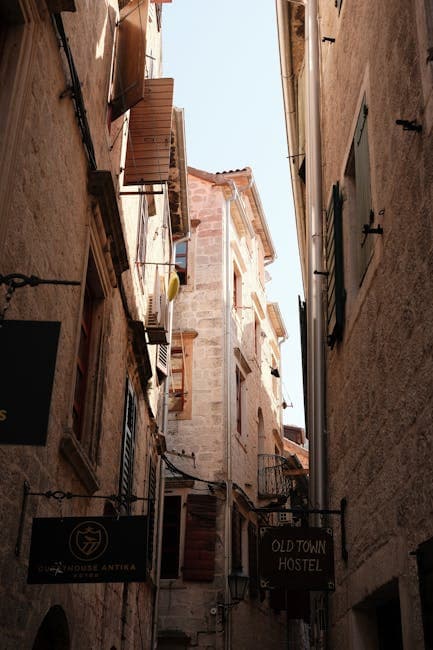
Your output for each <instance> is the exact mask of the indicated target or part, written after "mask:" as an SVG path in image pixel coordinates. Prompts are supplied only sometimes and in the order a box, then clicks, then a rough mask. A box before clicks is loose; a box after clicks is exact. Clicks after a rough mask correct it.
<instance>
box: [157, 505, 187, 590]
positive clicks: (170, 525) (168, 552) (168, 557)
mask: <svg viewBox="0 0 433 650" xmlns="http://www.w3.org/2000/svg"><path fill="white" fill-rule="evenodd" d="M181 501H182V499H181V497H179V496H170V497H169V496H167V497H165V499H164V518H163V524H162V552H161V578H177V577H178V576H179V543H180V513H181Z"/></svg>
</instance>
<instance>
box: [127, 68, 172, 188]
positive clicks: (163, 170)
mask: <svg viewBox="0 0 433 650" xmlns="http://www.w3.org/2000/svg"><path fill="white" fill-rule="evenodd" d="M172 109H173V79H146V83H145V86H144V96H143V99H142V100H141V101H139V102H138V104H136V105H135V106H134V107H133V108H132V109H131V112H130V115H129V133H128V143H127V149H126V159H125V170H124V176H123V184H124V185H146V184H147V185H152V184H157V183H164V182H166V181H168V172H169V167H170V145H171V119H172V112H173V111H172Z"/></svg>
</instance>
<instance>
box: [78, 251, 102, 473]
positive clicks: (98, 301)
mask: <svg viewBox="0 0 433 650" xmlns="http://www.w3.org/2000/svg"><path fill="white" fill-rule="evenodd" d="M105 303H106V293H105V289H104V283H103V277H102V273H101V272H100V267H99V263H98V257H97V254H96V249H94V248H93V246H91V247H90V249H89V256H88V262H87V271H86V279H85V283H84V295H83V305H82V308H81V315H80V328H79V336H78V345H77V353H76V361H75V364H76V369H75V388H74V394H73V402H72V409H71V411H72V432H73V434H74V437H75V439H76V440H77V441H78V442H79V443H80V445H81V447H82V449H83V450H84V451H85V452H86V453H87V454H88V457H89V459H90V460H91V461H92V463H95V462H96V458H97V453H98V447H99V433H100V430H99V418H100V414H101V410H102V387H101V380H102V376H103V368H104V364H105ZM86 339H87V340H86ZM80 376H81V377H82V381H81V386H80V385H79V384H80Z"/></svg>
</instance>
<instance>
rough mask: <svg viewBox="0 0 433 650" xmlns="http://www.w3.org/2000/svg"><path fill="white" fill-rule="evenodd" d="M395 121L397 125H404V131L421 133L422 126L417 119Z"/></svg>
mask: <svg viewBox="0 0 433 650" xmlns="http://www.w3.org/2000/svg"><path fill="white" fill-rule="evenodd" d="M395 123H396V124H397V126H402V127H403V131H416V132H417V133H421V131H422V126H421V124H418V123H417V121H416V120H396V121H395Z"/></svg>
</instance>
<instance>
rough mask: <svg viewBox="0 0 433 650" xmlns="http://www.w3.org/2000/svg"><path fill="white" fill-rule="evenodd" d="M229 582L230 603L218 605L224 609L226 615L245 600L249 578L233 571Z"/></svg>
mask: <svg viewBox="0 0 433 650" xmlns="http://www.w3.org/2000/svg"><path fill="white" fill-rule="evenodd" d="M227 581H228V584H229V590H230V602H229V603H217V606H218V608H220V609H222V610H223V613H224V614H225V612H226V611H227V610H229V609H231V608H232V607H234V606H235V605H238V604H239V603H240V602H241V600H244V598H245V592H246V590H247V585H248V582H249V577H248V576H246V575H244V574H243V573H241V572H240V571H233V572H232V573H230V574H229V575H228V576H227Z"/></svg>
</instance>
